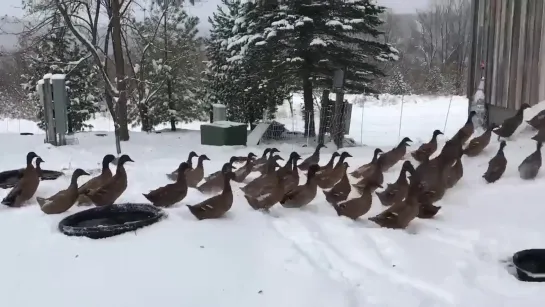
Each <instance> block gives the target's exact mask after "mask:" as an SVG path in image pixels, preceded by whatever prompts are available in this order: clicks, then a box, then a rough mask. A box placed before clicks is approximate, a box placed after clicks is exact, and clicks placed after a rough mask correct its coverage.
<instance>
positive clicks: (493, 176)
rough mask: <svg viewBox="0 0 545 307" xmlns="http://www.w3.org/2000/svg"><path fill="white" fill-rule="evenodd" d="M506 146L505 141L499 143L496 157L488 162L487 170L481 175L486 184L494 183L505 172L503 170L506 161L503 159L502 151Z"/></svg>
mask: <svg viewBox="0 0 545 307" xmlns="http://www.w3.org/2000/svg"><path fill="white" fill-rule="evenodd" d="M506 145H507V143H506V142H505V141H501V143H500V149H499V150H498V152H497V153H496V155H495V156H494V157H493V158H492V159H490V161H489V162H488V169H487V170H486V172H485V173H484V175H483V178H484V180H486V182H488V183H494V182H496V181H498V180H499V179H500V178H501V176H502V175H503V173H504V172H505V169H506V167H507V159H506V158H505V155H504V153H503V149H504V148H505V146H506Z"/></svg>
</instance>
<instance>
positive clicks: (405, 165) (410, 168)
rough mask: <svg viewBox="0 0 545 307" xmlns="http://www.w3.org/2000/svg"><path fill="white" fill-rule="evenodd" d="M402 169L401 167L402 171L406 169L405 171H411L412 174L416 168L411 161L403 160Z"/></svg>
mask: <svg viewBox="0 0 545 307" xmlns="http://www.w3.org/2000/svg"><path fill="white" fill-rule="evenodd" d="M402 169H403V170H404V171H407V172H409V173H411V174H412V173H413V172H415V171H416V170H415V169H414V166H413V164H412V163H411V161H405V162H403V166H402Z"/></svg>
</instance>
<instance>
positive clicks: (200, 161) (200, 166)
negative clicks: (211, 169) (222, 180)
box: [197, 158, 204, 168]
mask: <svg viewBox="0 0 545 307" xmlns="http://www.w3.org/2000/svg"><path fill="white" fill-rule="evenodd" d="M203 161H204V159H200V158H199V162H197V168H203V166H202V164H203Z"/></svg>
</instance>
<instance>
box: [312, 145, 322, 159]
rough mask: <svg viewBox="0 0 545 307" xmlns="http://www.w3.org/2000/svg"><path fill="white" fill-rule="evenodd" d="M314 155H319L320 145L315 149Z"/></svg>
mask: <svg viewBox="0 0 545 307" xmlns="http://www.w3.org/2000/svg"><path fill="white" fill-rule="evenodd" d="M312 155H313V156H315V157H317V156H319V155H320V147H316V149H315V150H314V153H313V154H312Z"/></svg>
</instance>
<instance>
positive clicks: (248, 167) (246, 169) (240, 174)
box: [233, 152, 257, 183]
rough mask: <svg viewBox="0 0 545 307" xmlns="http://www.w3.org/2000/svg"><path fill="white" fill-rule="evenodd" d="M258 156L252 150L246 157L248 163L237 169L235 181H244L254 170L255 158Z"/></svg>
mask: <svg viewBox="0 0 545 307" xmlns="http://www.w3.org/2000/svg"><path fill="white" fill-rule="evenodd" d="M255 157H257V156H256V155H255V154H254V153H253V152H250V153H249V154H248V156H247V157H246V164H244V165H243V166H242V167H240V168H239V169H237V170H236V172H235V178H234V179H233V181H235V182H239V183H240V182H243V181H244V179H246V177H248V175H250V173H251V172H252V169H253V168H254V165H255V164H254V163H255V162H254V158H255Z"/></svg>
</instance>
